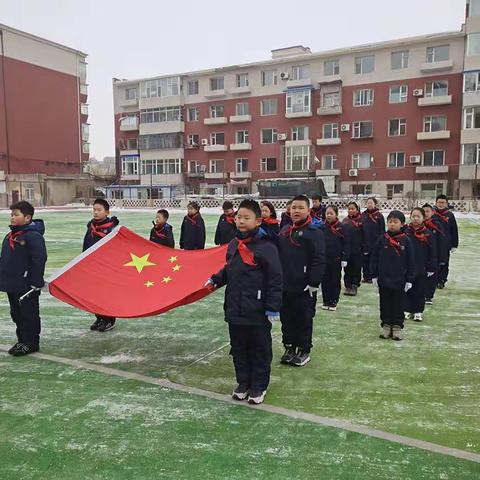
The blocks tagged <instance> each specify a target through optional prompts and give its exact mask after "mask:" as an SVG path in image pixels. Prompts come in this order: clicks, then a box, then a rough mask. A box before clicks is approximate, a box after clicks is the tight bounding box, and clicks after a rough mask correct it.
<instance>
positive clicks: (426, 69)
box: [420, 60, 453, 73]
mask: <svg viewBox="0 0 480 480" xmlns="http://www.w3.org/2000/svg"><path fill="white" fill-rule="evenodd" d="M452 69H453V60H444V61H442V62H430V63H422V64H421V65H420V71H421V72H422V73H430V72H448V71H449V70H452Z"/></svg>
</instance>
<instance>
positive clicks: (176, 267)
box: [172, 265, 182, 272]
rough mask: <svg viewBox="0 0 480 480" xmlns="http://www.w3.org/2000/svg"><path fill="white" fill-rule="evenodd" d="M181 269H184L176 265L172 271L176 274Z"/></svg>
mask: <svg viewBox="0 0 480 480" xmlns="http://www.w3.org/2000/svg"><path fill="white" fill-rule="evenodd" d="M181 268H182V266H181V265H175V266H174V267H172V270H173V271H174V272H179V271H180V269H181Z"/></svg>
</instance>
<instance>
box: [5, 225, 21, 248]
mask: <svg viewBox="0 0 480 480" xmlns="http://www.w3.org/2000/svg"><path fill="white" fill-rule="evenodd" d="M24 233H25V230H18V232H8V234H7V238H8V244H9V245H10V248H11V249H12V250H15V243H17V242H18V240H16V238H17V237H19V236H20V235H23V234H24Z"/></svg>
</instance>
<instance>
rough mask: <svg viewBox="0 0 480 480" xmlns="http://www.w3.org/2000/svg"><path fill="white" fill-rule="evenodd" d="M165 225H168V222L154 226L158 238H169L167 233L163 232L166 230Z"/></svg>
mask: <svg viewBox="0 0 480 480" xmlns="http://www.w3.org/2000/svg"><path fill="white" fill-rule="evenodd" d="M165 225H166V223H164V224H163V225H162V226H160V225H155V226H154V227H153V231H154V233H155V235H156V236H157V237H158V238H167V235H166V234H165V233H163V232H164V230H165Z"/></svg>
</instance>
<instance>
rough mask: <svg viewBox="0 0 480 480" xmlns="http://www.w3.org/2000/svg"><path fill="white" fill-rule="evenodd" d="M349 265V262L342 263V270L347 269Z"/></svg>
mask: <svg viewBox="0 0 480 480" xmlns="http://www.w3.org/2000/svg"><path fill="white" fill-rule="evenodd" d="M347 265H348V262H346V261H345V260H344V261H343V262H342V268H345V267H346V266H347Z"/></svg>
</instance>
